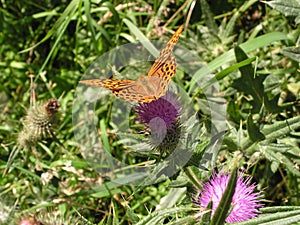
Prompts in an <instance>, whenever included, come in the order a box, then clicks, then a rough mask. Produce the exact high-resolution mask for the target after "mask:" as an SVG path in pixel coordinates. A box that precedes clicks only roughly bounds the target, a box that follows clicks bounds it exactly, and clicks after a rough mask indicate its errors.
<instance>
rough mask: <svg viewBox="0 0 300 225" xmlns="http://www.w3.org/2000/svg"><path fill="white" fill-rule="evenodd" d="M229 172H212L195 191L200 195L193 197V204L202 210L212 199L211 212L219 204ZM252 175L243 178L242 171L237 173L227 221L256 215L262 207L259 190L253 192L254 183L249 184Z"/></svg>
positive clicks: (237, 220)
mask: <svg viewBox="0 0 300 225" xmlns="http://www.w3.org/2000/svg"><path fill="white" fill-rule="evenodd" d="M229 178H230V174H224V173H220V174H216V173H213V175H212V178H211V179H210V180H209V181H207V182H205V183H204V184H203V190H202V191H197V192H198V193H199V194H200V195H199V196H198V197H195V199H194V204H195V205H197V206H199V207H200V208H201V209H202V210H204V209H205V208H206V207H207V205H208V203H209V202H210V201H212V203H213V205H212V214H213V213H214V212H215V210H216V209H217V207H218V206H219V203H220V200H221V198H222V195H223V193H224V191H225V189H226V186H227V184H228V181H229ZM251 179H252V177H250V176H249V177H247V178H243V173H241V174H239V175H238V180H237V183H236V187H235V193H234V195H233V197H232V202H231V203H232V209H231V212H230V214H229V215H228V217H227V218H226V220H225V221H226V222H227V223H235V222H242V221H245V220H249V219H251V218H254V217H256V216H257V215H258V214H259V213H260V212H259V211H258V208H260V207H262V206H263V204H261V203H260V199H261V197H262V195H261V192H256V193H255V192H254V189H255V188H256V184H251V185H250V186H249V184H250V181H251Z"/></svg>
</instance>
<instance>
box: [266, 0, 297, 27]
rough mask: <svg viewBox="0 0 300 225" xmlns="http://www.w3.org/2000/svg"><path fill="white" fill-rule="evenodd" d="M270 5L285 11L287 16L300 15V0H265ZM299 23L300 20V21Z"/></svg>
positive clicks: (282, 11)
mask: <svg viewBox="0 0 300 225" xmlns="http://www.w3.org/2000/svg"><path fill="white" fill-rule="evenodd" d="M263 2H264V3H266V4H268V5H269V6H270V7H272V8H274V9H276V10H278V11H279V12H281V13H283V14H284V15H285V16H297V18H298V19H299V15H300V2H299V1H298V0H276V1H268V2H266V1H263ZM298 23H299V21H298Z"/></svg>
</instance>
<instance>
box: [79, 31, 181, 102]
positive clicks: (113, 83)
mask: <svg viewBox="0 0 300 225" xmlns="http://www.w3.org/2000/svg"><path fill="white" fill-rule="evenodd" d="M182 29H183V26H180V27H179V28H178V29H177V31H176V32H175V33H174V34H173V36H172V37H171V39H170V40H169V41H168V43H167V45H166V46H165V47H164V48H163V49H162V50H161V52H160V54H159V56H158V57H157V59H156V60H155V62H154V63H153V65H152V67H151V68H150V70H149V72H148V76H139V77H138V79H137V80H120V79H114V78H112V79H93V80H82V81H80V82H79V83H81V84H86V85H89V86H96V87H104V88H108V89H109V90H111V92H112V93H113V94H114V95H116V96H117V97H120V98H122V99H124V100H126V101H130V102H139V103H141V102H145V103H149V102H151V101H153V100H157V99H159V98H160V97H161V96H163V95H165V93H166V92H167V89H168V85H169V83H170V82H171V78H172V77H173V76H174V75H175V73H176V60H175V57H174V56H173V55H172V51H173V49H174V47H175V45H176V43H177V41H178V39H179V35H180V34H181V32H182Z"/></svg>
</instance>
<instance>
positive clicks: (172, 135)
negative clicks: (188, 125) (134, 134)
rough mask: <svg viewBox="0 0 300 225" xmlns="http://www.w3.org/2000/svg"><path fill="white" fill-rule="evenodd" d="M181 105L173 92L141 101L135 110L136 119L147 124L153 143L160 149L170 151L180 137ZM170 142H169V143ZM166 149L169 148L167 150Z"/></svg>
mask: <svg viewBox="0 0 300 225" xmlns="http://www.w3.org/2000/svg"><path fill="white" fill-rule="evenodd" d="M180 110H181V106H180V104H179V101H178V99H177V98H175V97H174V96H173V95H172V94H171V93H169V92H167V94H166V95H165V96H163V97H161V98H159V99H158V100H156V101H152V102H150V103H140V104H139V105H138V106H137V107H136V108H135V109H134V111H135V112H136V113H137V118H136V120H137V121H139V122H141V123H143V124H145V125H146V126H147V128H149V129H150V132H151V143H152V144H153V145H154V146H155V148H157V149H158V150H160V151H163V152H170V149H173V147H176V146H172V147H170V146H167V145H171V144H172V143H174V144H176V145H177V141H178V138H179V133H180V128H179V115H180ZM168 142H169V143H168ZM165 149H168V150H166V151H165Z"/></svg>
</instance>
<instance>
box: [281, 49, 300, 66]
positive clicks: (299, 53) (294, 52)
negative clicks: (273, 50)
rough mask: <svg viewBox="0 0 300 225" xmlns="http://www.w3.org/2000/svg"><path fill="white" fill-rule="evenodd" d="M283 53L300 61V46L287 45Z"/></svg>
mask: <svg viewBox="0 0 300 225" xmlns="http://www.w3.org/2000/svg"><path fill="white" fill-rule="evenodd" d="M281 53H282V54H283V55H285V56H286V57H289V58H290V59H293V60H295V61H297V62H300V47H287V48H284V49H282V50H281Z"/></svg>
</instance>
